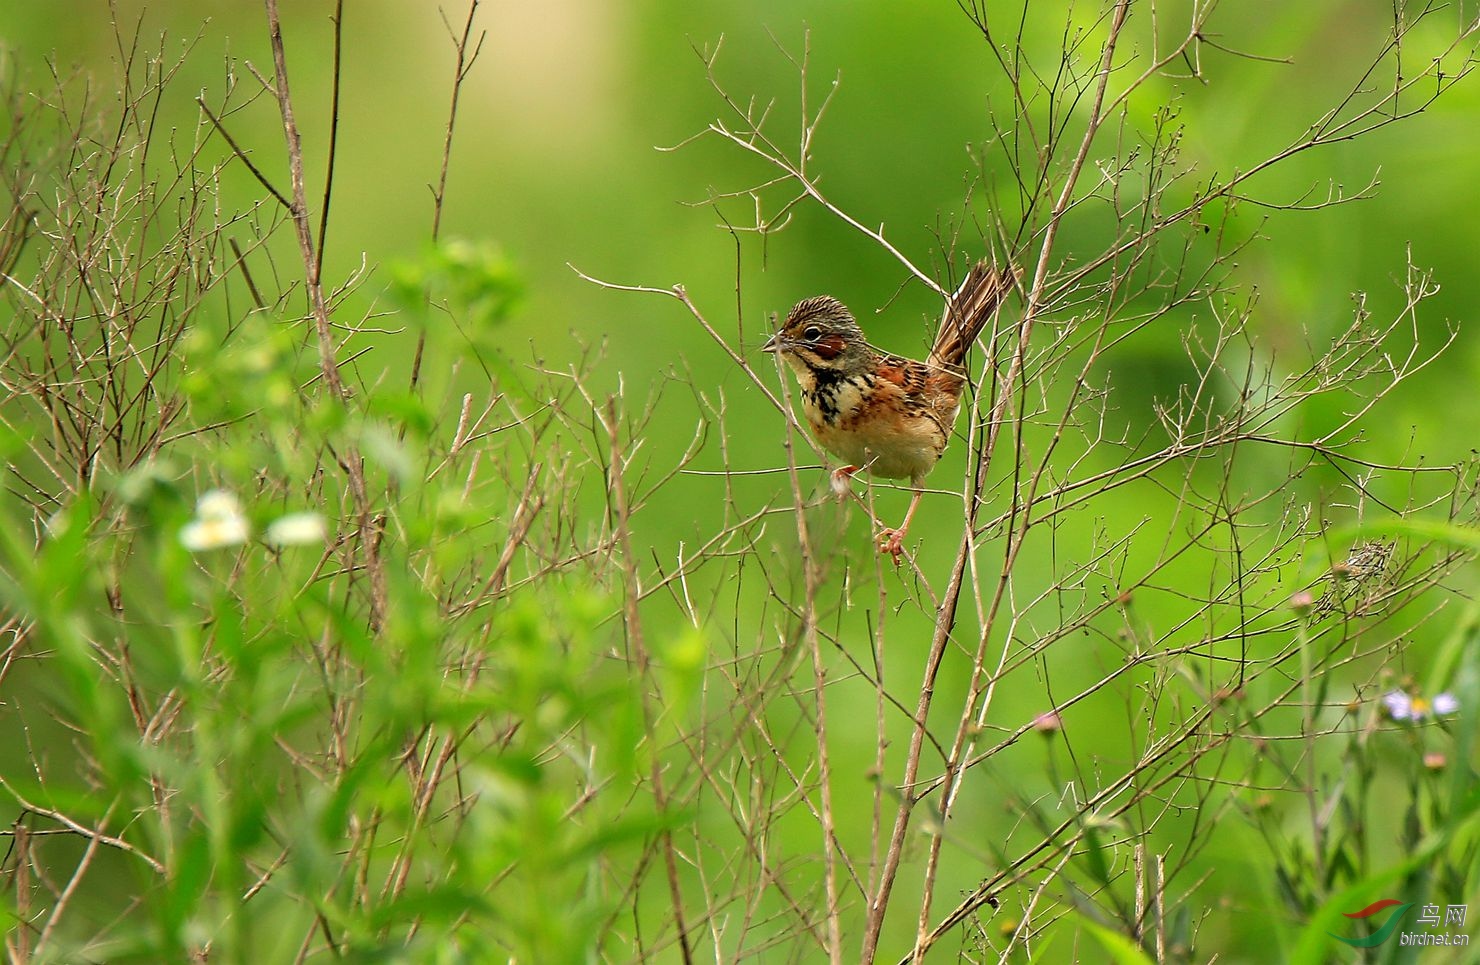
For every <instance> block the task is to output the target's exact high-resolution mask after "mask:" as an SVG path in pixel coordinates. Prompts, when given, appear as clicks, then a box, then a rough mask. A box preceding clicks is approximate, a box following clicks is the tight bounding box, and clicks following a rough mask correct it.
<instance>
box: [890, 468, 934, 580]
mask: <svg viewBox="0 0 1480 965" xmlns="http://www.w3.org/2000/svg"><path fill="white" fill-rule="evenodd" d="M924 495H925V490H924V488H923V486H922V480H919V479H916V480H915V495H914V496H912V497H910V508H909V509H907V510H905V514H904V522H902V523H900V524H899V529H886V530H884V531H883V532H882V533H880V534H879V552H880V553H888V554H889V555H890V556H892V557H893V558H894V565H895V566H898V565H899V556H900V554H901V553H903V552H904V534H905V533H908V532H909V530H910V520H911V519H913V518H914V517H915V507H917V506H919V505H920V500H921V499H922V498H923V497H924Z"/></svg>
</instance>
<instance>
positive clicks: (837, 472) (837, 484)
mask: <svg viewBox="0 0 1480 965" xmlns="http://www.w3.org/2000/svg"><path fill="white" fill-rule="evenodd" d="M861 468H863V467H862V466H843V467H842V468H841V469H834V470H833V473H832V491H833V495H835V496H837V497H838V498H839V499H843V498H844V497H846V496H847V495H848V488H849V483H851V482H852V481H853V474H854V473H855V472H857V471H858V470H859V469H861Z"/></svg>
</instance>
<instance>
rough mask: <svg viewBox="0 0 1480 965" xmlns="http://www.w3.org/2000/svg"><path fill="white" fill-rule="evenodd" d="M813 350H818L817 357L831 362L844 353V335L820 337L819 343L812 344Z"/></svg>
mask: <svg viewBox="0 0 1480 965" xmlns="http://www.w3.org/2000/svg"><path fill="white" fill-rule="evenodd" d="M812 351H814V352H816V353H817V357H818V358H820V359H822V360H823V361H824V362H831V361H832V360H833V359H835V358H837V357H838V356H839V355H842V354H843V337H842V336H841V335H829V336H827V337H826V338H820V339H818V340H817V344H816V345H814V346H812Z"/></svg>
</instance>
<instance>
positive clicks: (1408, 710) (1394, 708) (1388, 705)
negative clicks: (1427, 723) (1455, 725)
mask: <svg viewBox="0 0 1480 965" xmlns="http://www.w3.org/2000/svg"><path fill="white" fill-rule="evenodd" d="M1382 706H1383V708H1384V709H1385V710H1386V711H1387V715H1388V716H1389V717H1391V718H1392V719H1393V720H1407V721H1412V722H1414V723H1418V722H1419V721H1422V720H1427V719H1428V718H1430V717H1437V716H1439V715H1441V714H1444V715H1448V714H1454V713H1458V712H1459V700H1458V699H1456V698H1455V696H1454V694H1451V693H1442V694H1435V695H1434V696H1433V697H1432V698H1429V697H1422V696H1420V695H1418V694H1410V693H1409V692H1408V691H1406V690H1389V691H1388V692H1387V693H1385V694H1383V695H1382Z"/></svg>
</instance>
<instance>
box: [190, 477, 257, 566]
mask: <svg viewBox="0 0 1480 965" xmlns="http://www.w3.org/2000/svg"><path fill="white" fill-rule="evenodd" d="M251 535H252V526H251V524H250V523H248V522H247V517H245V516H243V515H242V509H241V504H240V503H238V502H237V501H236V497H235V496H233V495H232V494H231V493H229V492H227V491H226V490H224V489H212V490H211V491H210V492H208V493H204V494H203V495H202V496H201V497H200V499H198V500H197V501H196V503H195V519H193V520H191V521H190V522H189V523H186V524H185V527H184V528H183V529H181V530H180V542H181V543H182V544H183V545H184V547H185V548H186V549H188V550H190V551H191V552H192V553H198V552H200V551H201V550H213V549H220V548H221V547H223V546H238V545H240V544H242V543H245V542H246V541H247V538H248V537H249V536H251Z"/></svg>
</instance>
